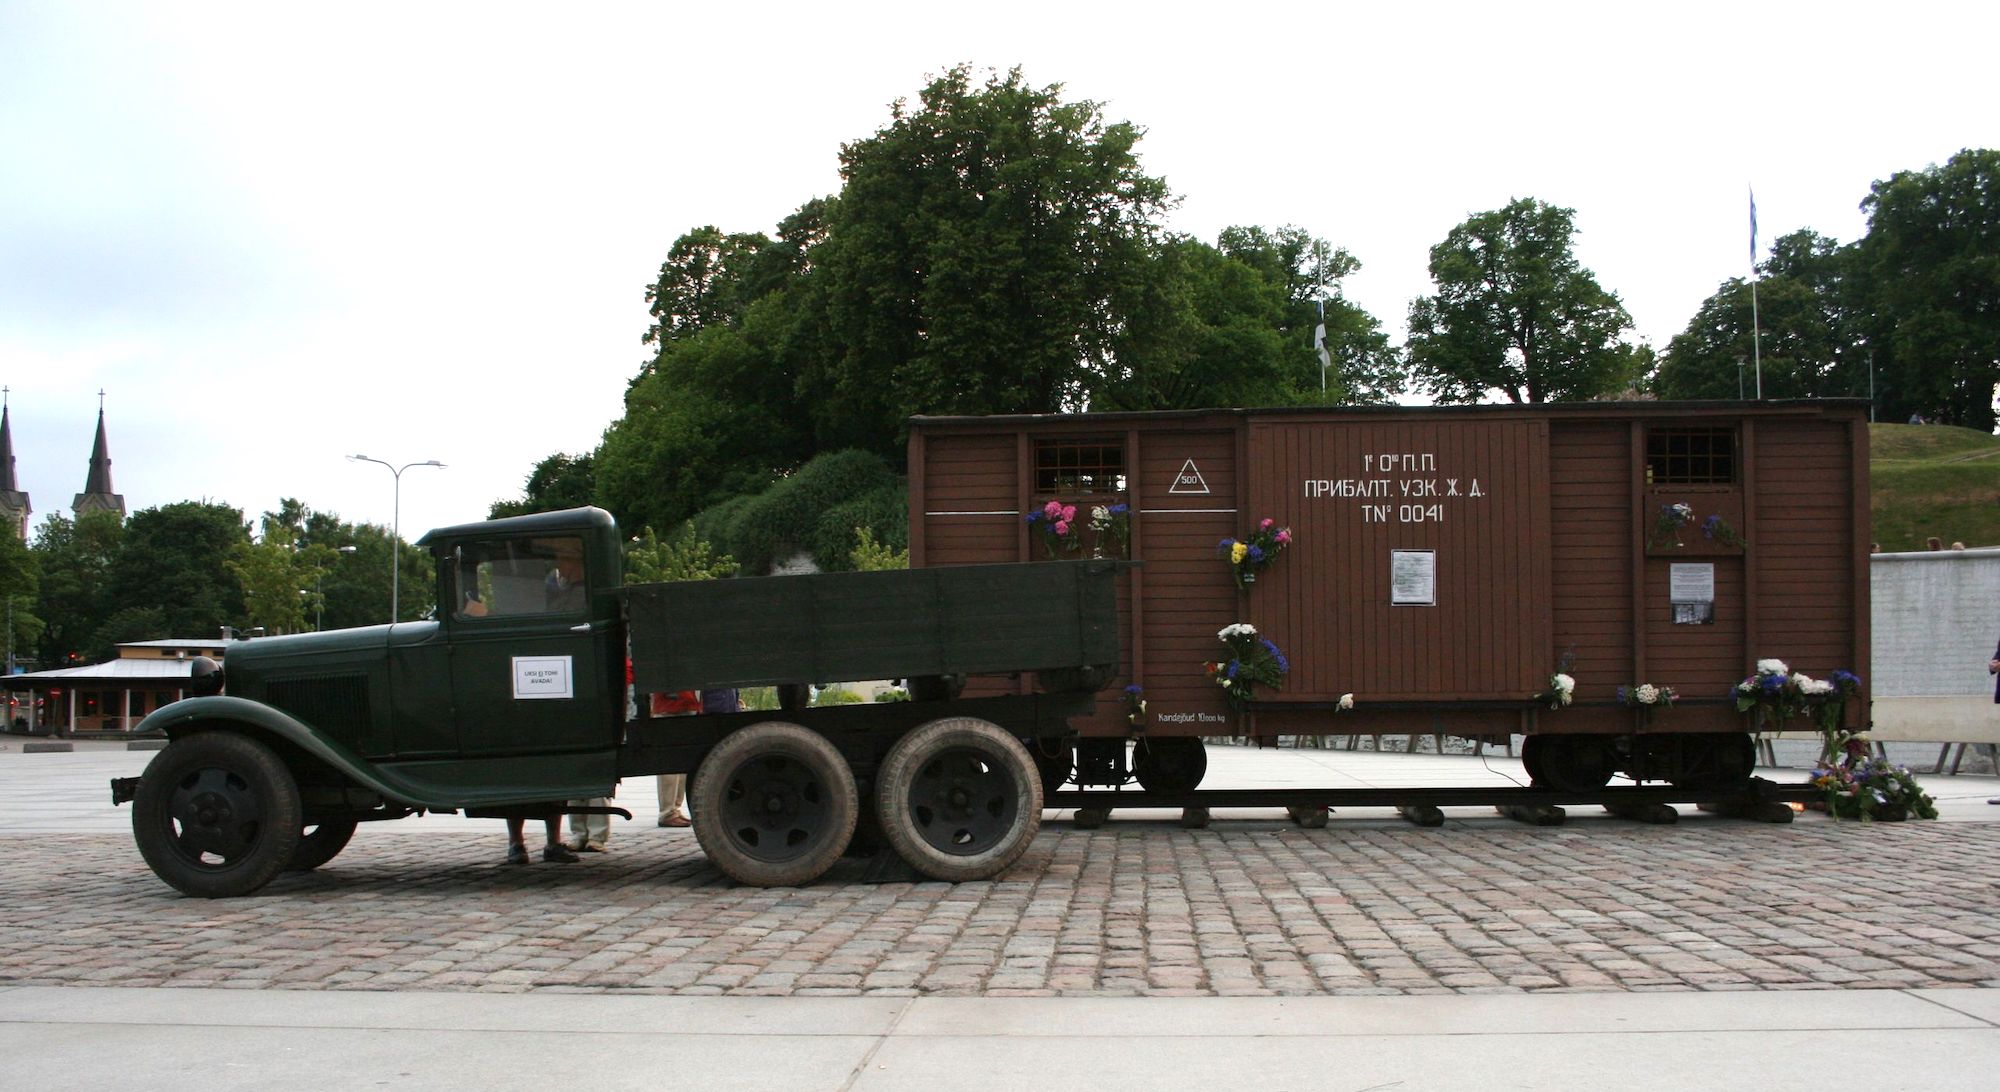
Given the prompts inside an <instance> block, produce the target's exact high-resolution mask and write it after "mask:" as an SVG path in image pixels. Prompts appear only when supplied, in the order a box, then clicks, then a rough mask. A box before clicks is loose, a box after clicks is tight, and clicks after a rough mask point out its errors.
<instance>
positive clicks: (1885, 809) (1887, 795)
mask: <svg viewBox="0 0 2000 1092" xmlns="http://www.w3.org/2000/svg"><path fill="white" fill-rule="evenodd" d="M1854 741H1855V740H1854V739H1853V738H1852V737H1851V738H1850V742H1854ZM1858 749H1860V750H1862V751H1863V753H1862V754H1861V755H1860V756H1859V757H1856V756H1855V755H1853V754H1851V753H1850V754H1847V755H1846V756H1844V758H1843V759H1842V760H1841V761H1838V762H1833V761H1822V762H1821V763H1820V765H1819V766H1818V767H1817V768H1815V769H1814V770H1813V772H1812V779H1811V780H1810V781H1808V782H1807V784H1809V785H1811V786H1812V787H1814V788H1816V789H1818V790H1820V791H1821V792H1823V793H1825V794H1826V798H1825V800H1824V801H1820V802H1817V803H1819V804H1820V806H1822V807H1824V808H1825V809H1826V813H1827V814H1828V815H1831V816H1833V817H1834V818H1836V819H1859V820H1861V821H1862V822H1868V821H1870V820H1877V819H1882V820H1896V819H1907V818H1909V817H1911V816H1913V815H1914V816H1916V817H1917V818H1919V819H1935V818H1937V817H1938V811H1937V801H1935V800H1932V799H1931V797H1930V794H1929V793H1926V792H1925V791H1924V789H1923V786H1921V785H1919V784H1917V779H1916V778H1915V777H1914V776H1912V775H1911V773H1910V769H1909V767H1907V766H1895V765H1891V764H1890V763H1889V761H1888V760H1887V759H1881V758H1874V757H1872V756H1869V755H1868V754H1866V753H1865V747H1863V748H1858Z"/></svg>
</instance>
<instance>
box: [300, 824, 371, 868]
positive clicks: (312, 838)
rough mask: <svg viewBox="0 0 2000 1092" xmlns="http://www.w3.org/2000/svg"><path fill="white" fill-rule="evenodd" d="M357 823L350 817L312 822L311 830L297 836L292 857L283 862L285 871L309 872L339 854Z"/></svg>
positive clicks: (352, 834) (344, 847)
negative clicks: (297, 842) (328, 821)
mask: <svg viewBox="0 0 2000 1092" xmlns="http://www.w3.org/2000/svg"><path fill="white" fill-rule="evenodd" d="M358 825H359V824H357V823H355V821H354V820H352V819H345V820H340V821H338V822H331V823H316V824H314V825H313V828H312V829H311V830H308V831H306V832H304V833H303V834H301V835H300V836H299V848H297V849H295V850H293V851H292V859H291V860H289V861H286V862H285V871H287V872H311V871H312V870H313V869H315V868H318V867H319V866H321V865H323V864H325V863H326V862H328V861H331V860H333V859H334V858H335V857H338V856H340V851H341V850H343V849H346V848H347V842H348V839H350V838H353V837H354V828H355V827H356V826H358Z"/></svg>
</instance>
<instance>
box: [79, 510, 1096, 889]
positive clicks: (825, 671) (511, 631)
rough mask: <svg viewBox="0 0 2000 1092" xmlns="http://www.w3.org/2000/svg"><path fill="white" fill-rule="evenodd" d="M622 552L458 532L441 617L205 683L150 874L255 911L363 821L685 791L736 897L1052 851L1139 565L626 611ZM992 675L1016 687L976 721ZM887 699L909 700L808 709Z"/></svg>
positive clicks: (1086, 565)
mask: <svg viewBox="0 0 2000 1092" xmlns="http://www.w3.org/2000/svg"><path fill="white" fill-rule="evenodd" d="M620 544H621V538H620V535H619V532H618V528H617V526H616V524H615V523H614V522H613V521H612V518H611V516H610V515H609V514H608V513H606V512H604V511H602V510H600V509H595V508H580V509H572V510H569V511H563V512H549V513H539V514H535V515H528V516H516V517H512V518H508V519H500V520H493V521H489V522H483V523H470V524H464V525H461V526H457V527H449V528H445V529H442V530H437V531H433V532H431V533H430V534H428V535H426V536H424V538H422V539H421V540H419V542H418V545H419V546H420V547H422V548H425V549H428V550H429V551H430V552H431V553H432V555H433V556H434V557H435V559H436V562H437V574H438V575H437V589H436V590H437V602H438V604H439V606H438V608H437V610H436V612H435V617H433V618H431V619H427V620H424V621H417V622H401V623H397V624H394V625H384V626H371V627H366V628H361V629H352V630H341V631H336V632H328V633H304V634H297V635H291V636H281V637H265V638H259V639H256V640H252V641H246V642H242V643H239V644H235V645H233V646H231V648H230V650H229V652H228V655H227V656H226V668H225V667H224V666H223V665H216V664H214V663H212V662H207V661H204V662H201V663H198V664H197V666H196V677H195V679H194V684H193V687H192V690H193V692H194V694H195V696H193V697H189V698H187V699H185V700H183V701H179V702H176V703H174V704H172V705H169V706H166V707H163V708H161V709H159V710H157V711H156V712H154V713H153V714H152V715H150V716H148V717H146V719H145V720H144V721H143V722H141V723H140V724H139V726H138V730H139V731H142V732H158V733H163V734H165V735H166V737H167V739H168V743H167V746H166V747H165V748H164V749H162V750H161V751H160V752H159V754H158V755H156V756H155V757H154V759H153V760H152V762H151V763H150V764H149V765H148V766H147V767H146V770H145V772H144V773H143V774H142V775H141V776H139V777H136V778H119V779H115V780H114V781H113V782H112V798H113V801H114V802H115V803H125V802H128V801H129V802H130V803H132V805H133V813H132V829H133V835H134V839H135V840H136V842H137V843H138V847H139V851H140V853H141V854H142V855H143V856H144V857H145V860H146V862H147V864H148V865H149V866H151V868H152V869H153V872H154V873H155V874H156V875H158V876H159V877H160V879H162V880H164V881H165V882H166V883H168V884H169V885H171V886H173V887H174V888H177V889H178V890H180V891H182V892H185V893H186V894H189V895H194V896H199V897H205V898H218V897H229V896H235V895H243V894H248V893H250V892H252V891H256V890H257V889H259V888H261V887H263V886H264V885H265V884H266V883H268V882H270V881H271V880H272V879H273V878H274V877H276V876H277V875H279V874H280V873H281V872H285V871H288V870H309V869H313V868H317V867H319V866H320V865H323V864H325V863H327V862H328V861H330V860H332V859H333V858H334V856H335V855H336V854H338V853H339V852H340V851H341V849H342V848H344V847H345V846H346V845H347V843H348V840H349V839H350V838H351V837H352V836H353V834H354V831H355V828H356V826H357V825H358V824H360V823H364V822H375V821H382V820H390V819H399V818H403V817H406V816H410V815H415V814H419V813H424V812H440V813H459V814H462V815H465V816H467V817H470V818H522V819H531V818H533V819H539V818H547V817H550V816H554V815H559V814H563V813H574V812H579V811H589V810H598V811H609V812H614V813H617V814H624V813H623V812H621V811H619V809H616V808H602V809H590V808H584V807H579V806H573V805H571V804H569V803H568V802H569V801H576V800H586V799H591V798H597V797H606V796H609V795H611V793H612V792H613V790H614V788H615V787H616V785H617V784H618V781H619V780H620V779H621V778H626V777H635V776H642V775H648V774H662V773H668V774H671V773H684V774H691V775H692V779H691V782H690V789H689V806H690V810H691V811H692V812H693V816H694V832H695V835H696V837H697V838H698V840H699V842H700V844H701V847H702V850H703V851H704V852H705V853H706V854H707V855H708V857H709V859H710V860H711V861H713V862H714V863H715V865H716V866H717V867H718V868H720V869H721V870H722V871H723V872H725V873H727V874H728V875H729V876H731V877H733V878H734V879H736V880H738V881H740V882H743V883H747V884H756V885H766V886H779V885H796V884H806V883H810V882H812V881H813V880H814V879H816V878H818V877H819V876H820V875H822V874H823V873H824V872H825V871H826V870H827V869H828V868H830V867H832V866H833V865H834V864H835V863H836V862H837V861H838V860H839V859H840V858H841V857H842V856H843V855H845V854H859V853H878V854H891V853H892V854H893V855H894V856H895V857H897V858H900V859H901V860H902V861H903V862H905V863H907V865H908V867H909V868H910V869H912V870H914V871H915V872H916V873H918V874H919V875H922V876H925V877H929V878H932V879H939V880H947V881H962V880H971V879H981V878H985V877H989V876H992V875H994V874H996V873H998V872H1000V871H1001V870H1003V869H1005V868H1006V867H1007V866H1008V865H1009V864H1011V863H1012V862H1013V861H1014V860H1015V859H1016V858H1017V857H1019V856H1020V854H1021V852H1022V851H1023V850H1025V849H1026V848H1027V845H1028V842H1029V841H1030V840H1031V839H1032V838H1033V837H1034V834H1035V832H1036V830H1037V829H1039V827H1040V823H1041V811H1042V801H1043V797H1044V793H1045V791H1047V790H1048V789H1050V788H1052V787H1053V785H1052V783H1059V781H1060V779H1061V778H1062V777H1063V776H1065V775H1066V774H1067V771H1068V761H1067V759H1068V755H1069V748H1070V746H1072V745H1073V742H1074V734H1073V733H1072V732H1071V730H1070V726H1069V723H1068V720H1069V718H1070V717H1073V716H1079V715H1082V714H1086V713H1088V712H1090V711H1091V709H1092V708H1093V705H1094V701H1095V698H1094V694H1095V692H1096V691H1097V690H1098V689H1099V688H1100V687H1102V686H1103V685H1104V684H1105V683H1106V682H1108V681H1109V680H1110V679H1111V677H1112V675H1113V673H1114V672H1116V670H1117V669H1118V663H1119V656H1120V647H1119V639H1118V629H1117V624H1116V602H1115V597H1116V588H1115V577H1116V567H1117V565H1118V563H1115V562H1108V561H1075V562H1051V563H1042V564H1011V565H966V566H958V567H947V568H935V569H917V570H905V571H891V572H870V573H825V574H815V575H805V576H773V577H753V578H743V579H735V580H713V581H690V582H677V583H663V584H642V585H626V584H625V583H624V582H623V573H622V553H621V545H620ZM993 675H999V676H1009V677H1012V678H1013V679H1017V680H1019V681H1018V682H1010V683H1009V684H1007V685H1005V686H1000V687H993V686H988V687H985V688H984V689H985V690H988V691H993V690H1006V691H1012V692H1011V693H1003V694H1001V695H999V696H989V697H978V698H966V697H961V696H960V694H961V690H962V687H963V684H964V680H965V679H967V678H968V677H971V676H993ZM865 679H902V680H907V682H908V691H909V693H910V695H911V699H912V700H909V701H890V702H878V703H866V704H860V705H839V706H829V707H824V708H820V707H808V706H807V705H806V704H805V702H804V701H803V700H802V698H803V694H804V692H805V689H806V687H807V686H808V685H810V684H815V683H826V682H834V681H855V680H865ZM766 686H768V687H775V688H777V693H779V694H780V695H781V696H782V704H781V707H780V708H779V709H778V710H776V711H770V712H734V713H716V714H704V715H698V716H680V717H650V716H648V715H647V710H648V708H649V705H650V703H649V702H648V701H647V700H646V697H647V695H650V694H654V693H670V692H676V691H683V690H723V689H740V688H746V687H766ZM1049 756H1061V757H1060V758H1055V757H1049Z"/></svg>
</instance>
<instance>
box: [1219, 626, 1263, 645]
mask: <svg viewBox="0 0 2000 1092" xmlns="http://www.w3.org/2000/svg"><path fill="white" fill-rule="evenodd" d="M1215 636H1216V637H1217V638H1218V639H1220V640H1224V641H1227V640H1229V639H1230V638H1232V637H1255V636H1257V627H1256V626H1253V625H1251V624H1250V623H1248V622H1237V623H1235V624H1234V625H1227V626H1224V627H1222V631H1221V632H1219V633H1217V634H1216V635H1215Z"/></svg>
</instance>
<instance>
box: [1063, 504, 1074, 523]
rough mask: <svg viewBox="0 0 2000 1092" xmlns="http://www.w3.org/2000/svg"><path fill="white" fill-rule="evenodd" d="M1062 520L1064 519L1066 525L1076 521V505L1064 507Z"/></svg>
mask: <svg viewBox="0 0 2000 1092" xmlns="http://www.w3.org/2000/svg"><path fill="white" fill-rule="evenodd" d="M1062 519H1063V522H1064V523H1069V522H1071V521H1073V520H1075V519H1076V505H1074V504H1065V505H1063V510H1062Z"/></svg>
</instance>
